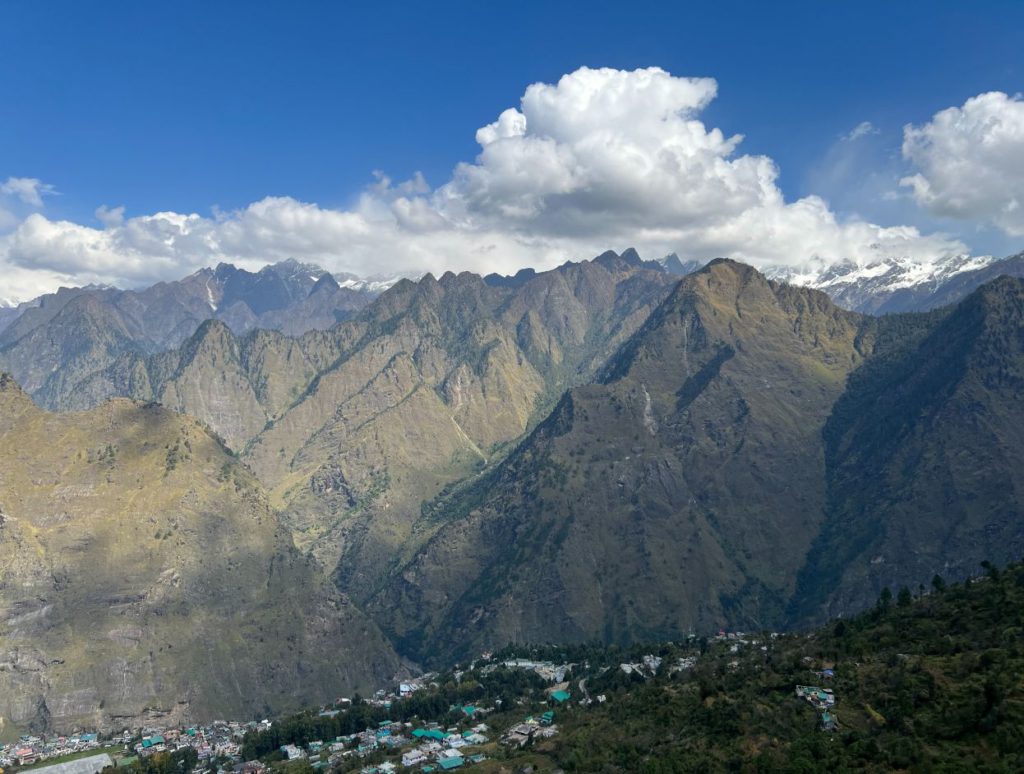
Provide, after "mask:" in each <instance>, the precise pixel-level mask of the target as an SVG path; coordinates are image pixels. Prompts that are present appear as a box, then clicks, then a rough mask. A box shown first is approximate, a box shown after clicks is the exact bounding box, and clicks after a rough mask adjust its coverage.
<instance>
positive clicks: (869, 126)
mask: <svg viewBox="0 0 1024 774" xmlns="http://www.w3.org/2000/svg"><path fill="white" fill-rule="evenodd" d="M878 133H879V132H878V129H877V128H876V127H875V125H874V124H873V123H871V122H870V121H861V122H860V123H859V124H857V125H856V126H855V127H853V129H851V130H850V131H849V132H847V133H846V134H844V135H843V139H844V140H846V141H847V142H853V141H855V140H859V139H860V138H861V137H866V136H868V135H869V134H878Z"/></svg>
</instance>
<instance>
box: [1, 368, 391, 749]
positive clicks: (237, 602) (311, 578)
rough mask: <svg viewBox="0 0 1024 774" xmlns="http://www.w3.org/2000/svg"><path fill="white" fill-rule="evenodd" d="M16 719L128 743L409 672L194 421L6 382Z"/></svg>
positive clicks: (6, 589)
mask: <svg viewBox="0 0 1024 774" xmlns="http://www.w3.org/2000/svg"><path fill="white" fill-rule="evenodd" d="M0 556H2V561H0V717H2V718H3V719H4V721H5V723H7V724H13V725H14V726H15V727H17V728H24V729H34V730H46V729H69V728H73V727H86V728H104V729H109V728H122V727H124V726H137V725H141V724H146V723H170V722H177V721H181V720H186V719H190V718H196V717H200V718H212V717H250V716H252V715H254V714H257V713H273V712H280V711H282V710H286V709H288V708H297V707H301V706H304V705H306V704H309V703H311V702H316V701H323V700H328V699H333V698H335V697H336V696H337V695H339V694H343V693H345V692H349V691H352V690H356V689H362V690H366V689H368V688H372V687H374V686H375V685H377V684H378V683H379V682H380V680H383V679H386V678H388V677H390V676H391V675H392V674H394V671H395V668H396V665H397V659H396V657H395V655H394V652H393V651H392V649H391V647H390V646H389V645H388V643H387V642H386V641H385V640H384V638H383V637H382V636H381V635H380V633H379V631H378V630H377V628H376V626H375V625H374V624H373V623H371V622H370V621H369V620H368V619H367V618H366V617H365V616H364V615H363V614H362V613H360V612H359V611H358V610H357V609H356V608H355V607H354V606H353V605H351V604H350V603H349V602H348V601H347V599H346V598H345V597H344V596H343V595H341V594H340V593H339V592H338V591H337V589H336V588H334V587H333V586H332V585H331V584H329V583H326V582H325V581H324V579H323V573H322V572H321V570H320V568H319V567H317V565H316V563H315V562H314V561H313V560H312V559H311V558H310V557H308V556H305V555H303V554H300V553H299V552H298V551H297V550H296V549H295V547H294V545H293V543H292V540H291V536H290V535H289V534H288V532H287V530H285V529H283V528H282V527H281V525H280V523H279V521H278V520H277V517H276V516H275V514H274V513H273V511H272V510H271V509H270V508H269V507H268V505H267V500H266V496H265V494H264V493H263V491H262V489H261V487H260V485H259V483H258V482H257V481H256V480H255V479H254V478H253V476H252V474H251V473H249V471H247V470H246V469H245V468H244V467H243V466H242V465H240V464H239V463H238V462H237V461H236V460H235V459H234V458H233V457H232V456H231V455H230V454H229V453H228V452H227V451H226V450H225V449H224V448H223V446H222V445H221V444H220V442H219V441H217V440H216V439H215V438H214V437H213V436H212V435H211V434H210V433H209V432H207V431H206V430H205V429H204V428H203V427H202V426H200V424H199V423H198V422H197V421H196V420H193V419H191V418H188V417H185V416H182V415H180V414H177V413H173V412H171V411H168V410H166V409H163V408H160V407H157V406H142V405H138V404H134V403H131V402H129V401H126V400H115V401H112V402H109V403H107V404H105V405H103V406H101V407H100V408H97V409H93V410H91V411H89V412H85V413H72V414H53V413H49V412H46V411H43V410H41V409H39V408H37V407H36V406H35V405H34V404H33V403H32V401H31V400H30V399H29V397H28V396H27V395H26V394H25V393H24V392H22V391H21V389H20V388H19V387H18V386H17V385H16V384H15V383H14V382H13V380H12V379H10V377H8V376H2V377H0Z"/></svg>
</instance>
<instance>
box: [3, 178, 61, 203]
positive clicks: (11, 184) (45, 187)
mask: <svg viewBox="0 0 1024 774" xmlns="http://www.w3.org/2000/svg"><path fill="white" fill-rule="evenodd" d="M0 193H2V194H6V195H7V196H14V197H17V198H18V199H20V200H21V201H23V202H24V203H25V204H28V205H29V206H31V207H42V206H43V197H44V196H52V195H53V194H55V193H57V189H56V188H54V187H53V186H52V185H50V184H49V183H44V182H43V181H42V180H38V179H36V178H34V177H9V178H7V179H6V180H5V181H4V182H2V183H0Z"/></svg>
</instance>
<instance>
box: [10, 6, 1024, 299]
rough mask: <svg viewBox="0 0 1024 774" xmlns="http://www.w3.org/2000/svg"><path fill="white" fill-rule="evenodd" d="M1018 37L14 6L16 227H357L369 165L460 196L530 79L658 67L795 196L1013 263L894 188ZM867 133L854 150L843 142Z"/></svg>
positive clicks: (998, 84)
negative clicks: (223, 222)
mask: <svg viewBox="0 0 1024 774" xmlns="http://www.w3.org/2000/svg"><path fill="white" fill-rule="evenodd" d="M1021 29H1024V3H1020V2H1002V3H1001V2H985V3H972V4H965V3H943V2H934V3H927V4H924V3H922V4H918V3H891V2H888V3H872V2H858V3H820V2H817V3H787V4H784V7H782V8H776V7H774V4H769V3H728V2H719V3H714V4H710V3H707V4H683V3H647V2H631V3H621V2H618V3H602V2H587V3H559V4H555V3H532V2H520V3H516V4H498V3H479V2H477V3H469V2H458V3H423V2H416V3H379V2H378V3H365V4H364V3H312V2H309V3H296V2H290V3H283V2H258V3H256V2H245V3H243V2H175V3H169V4H154V3H138V2H106V3H103V4H91V3H81V2H8V3H4V4H2V5H0V73H3V77H0V105H2V116H3V120H2V121H0V181H2V180H4V179H8V178H17V179H35V180H39V181H42V183H43V184H46V185H49V186H52V187H53V188H54V189H55V191H56V192H57V193H56V194H54V195H49V196H44V197H43V200H44V203H45V207H44V208H36V207H33V206H32V205H31V204H30V203H29V202H26V201H24V200H23V199H19V198H17V197H15V196H13V195H12V196H8V199H9V201H8V203H7V205H6V207H7V210H8V223H7V225H8V229H10V228H13V227H14V225H15V224H16V223H18V222H20V221H21V220H22V219H23V218H25V217H27V215H28V214H30V211H31V210H34V209H40V210H41V214H42V215H44V216H45V218H47V219H48V220H49V221H51V222H58V221H68V222H74V223H77V224H81V225H83V226H89V227H94V228H100V224H99V222H98V221H97V219H96V216H95V214H94V213H95V210H96V209H97V207H99V206H101V205H105V206H107V207H118V206H124V207H125V211H124V217H125V218H127V219H131V218H132V217H133V216H144V215H149V214H152V213H156V212H160V211H173V212H177V213H198V214H200V215H202V216H204V217H210V216H211V214H212V213H213V212H215V211H220V212H233V211H237V210H240V209H243V208H246V207H248V206H249V205H250V204H251V203H253V202H257V201H260V200H262V199H264V198H265V197H268V196H271V197H289V198H290V199H294V200H295V201H298V202H303V203H315V204H316V205H317V206H318V207H319V208H325V209H331V210H337V211H347V210H350V209H351V208H354V207H357V206H358V203H359V201H360V199H361V198H362V197H364V196H365V191H366V187H367V186H368V185H369V184H371V183H373V180H374V178H373V175H372V173H373V171H374V170H382V171H383V172H384V173H386V174H387V175H388V176H389V177H390V178H392V179H393V180H396V181H400V180H406V179H409V178H410V177H411V176H413V175H414V173H416V172H422V174H423V175H424V177H425V180H426V183H427V184H428V185H429V186H430V188H431V189H435V188H437V187H438V186H441V185H443V184H444V183H446V182H448V181H449V180H450V179H451V178H452V170H453V168H454V167H455V166H456V164H458V163H459V162H473V160H474V159H475V157H476V155H477V154H478V153H479V152H480V150H481V148H480V146H479V145H478V143H477V142H476V141H475V139H474V133H475V132H476V130H477V129H478V128H480V127H483V126H485V125H487V124H489V123H490V122H492V121H495V119H496V118H497V117H498V115H499V114H500V113H501V112H502V111H503V110H505V109H507V108H512V107H517V106H518V105H519V101H520V99H521V97H522V96H523V94H524V90H525V89H526V88H527V86H529V85H530V84H532V83H535V82H541V83H548V84H554V83H556V82H558V80H559V78H560V77H562V76H563V75H565V74H568V73H572V72H574V71H576V70H577V69H578V68H580V67H582V66H587V67H591V68H614V69H616V70H623V71H632V70H635V69H637V68H646V67H651V66H655V67H659V68H662V69H664V70H665V71H667V72H668V73H670V74H671V75H672V76H678V77H681V78H682V77H710V78H713V79H715V81H717V96H716V97H715V98H714V99H713V100H712V101H710V102H709V103H708V104H706V106H703V107H702V108H701V109H700V111H699V115H697V117H698V118H699V120H700V121H702V122H703V123H704V124H705V125H706V126H707V127H708V128H709V129H711V128H712V127H718V128H720V129H721V130H722V132H724V133H725V135H726V136H731V135H734V134H737V133H738V134H742V135H743V136H744V139H743V141H742V143H741V144H740V145H739V146H738V150H736V151H735V153H737V154H742V155H751V156H760V155H764V156H767V157H770V158H771V159H772V160H773V161H774V164H775V166H776V168H777V172H778V174H777V178H776V179H775V184H776V185H777V186H778V188H779V190H780V191H781V192H782V194H783V195H784V197H785V200H786V201H787V202H791V201H796V200H798V199H800V198H801V197H806V196H808V195H813V194H816V195H819V196H821V197H823V198H824V199H825V200H826V201H827V202H828V203H829V204H830V205H831V208H832V210H833V212H834V214H835V216H836V217H837V218H839V219H846V218H851V217H861V218H864V219H867V220H870V221H871V222H872V223H876V224H878V225H880V226H894V225H898V224H903V223H906V224H910V225H913V226H916V227H918V228H919V229H921V231H923V232H929V233H930V232H933V231H941V232H943V233H946V234H950V235H952V236H954V237H956V238H958V239H961V240H963V241H964V242H965V243H966V244H967V246H968V247H969V248H970V249H971V250H973V251H976V252H977V251H993V252H997V253H1001V252H1008V251H1010V250H1011V249H1013V248H1014V247H1015V246H1016V245H1017V243H1018V242H1019V241H1024V240H1020V239H1018V237H1017V236H1016V234H1015V233H1009V234H1008V233H1007V230H1006V229H1005V228H1000V227H998V226H996V225H993V222H992V221H991V220H988V219H986V218H985V217H977V213H976V212H975V211H974V210H972V211H971V212H972V213H974V215H975V217H973V218H964V217H961V216H960V215H956V216H954V217H950V216H949V213H948V210H949V208H948V207H946V208H945V209H944V208H943V207H941V206H931V207H930V208H929V207H922V206H920V202H921V201H922V200H923V199H922V197H921V196H918V197H917V199H916V200H915V199H913V198H912V197H909V196H903V197H902V198H901V197H897V196H893V195H892V191H893V189H897V188H899V186H898V182H895V181H898V180H899V179H900V178H901V177H903V176H906V175H908V174H912V173H914V172H915V169H914V168H912V167H913V165H912V164H910V163H908V160H907V159H906V158H905V157H904V156H903V155H901V142H902V141H903V139H904V138H903V127H904V125H906V124H914V125H924V124H926V123H927V122H929V121H930V120H931V118H932V117H933V115H934V114H935V113H936V112H938V111H940V110H943V109H946V108H950V107H956V106H961V105H963V104H964V103H965V101H966V100H968V99H969V98H971V97H973V96H975V95H979V94H982V93H985V92H992V91H1000V92H1005V93H1006V94H1008V95H1010V96H1011V97H1012V96H1013V95H1014V94H1016V93H1017V92H1018V91H1019V90H1020V89H1021V87H1022V84H1024V66H1022V65H1024V57H1022V55H1021V53H1020V39H1019V31H1020V30H1021ZM865 121H866V122H870V124H871V129H870V131H867V130H866V131H865V132H864V133H863V134H862V135H861V136H860V137H858V138H857V139H858V140H859V141H860V142H858V143H857V144H856V147H855V148H852V147H849V146H851V145H852V143H844V141H842V140H841V139H840V138H841V137H842V136H843V135H847V134H848V133H850V132H851V131H852V130H853V129H854V127H856V126H858V125H859V124H861V123H862V122H865ZM421 188H422V186H421ZM909 190H910V189H909V187H907V186H905V187H904V193H905V194H908V193H909ZM887 192H888V196H887ZM416 193H417V195H423V194H425V189H424V190H417V192H416ZM385 198H386V199H388V201H390V200H391V199H393V198H394V195H393V194H389V195H388V197H385ZM932 198H935V197H932ZM2 206H4V205H3V202H2V201H0V207H2ZM446 217H447V215H446ZM108 225H109V224H108ZM492 225H493V224H492ZM488 227H489V228H490V227H492V226H488ZM544 228H545V229H547V230H548V231H550V224H547V225H545V227H544ZM542 230H543V229H542ZM1011 230H1012V229H1011ZM629 236H630V235H629V233H628V232H623V233H622V238H624V239H628V237H629ZM530 239H533V235H530V236H529V239H528V240H527V241H529V240H530ZM640 241H642V240H640ZM608 246H609V247H615V248H621V247H624V246H625V245H622V244H612V245H608ZM51 247H52V245H51ZM563 249H564V246H563ZM579 249H584V247H583V245H581V246H580V248H579ZM8 250H9V252H10V254H11V255H13V256H15V258H10V257H9V261H10V262H11V263H12V264H14V263H16V264H17V265H18V266H19V267H20V268H21V269H23V270H28V269H32V268H37V269H39V270H41V271H43V270H45V271H49V272H51V274H54V276H56V275H60V276H63V277H75V276H82V277H85V276H96V277H101V276H106V275H104V274H103V272H104V271H106V272H107V274H109V275H110V276H111V277H114V278H115V279H116V274H117V272H116V270H114V269H113V268H111V266H112V263H113V262H112V261H108V262H106V263H104V262H103V261H99V260H98V259H96V260H93V261H92V263H89V262H88V261H85V262H84V263H82V262H81V261H80V263H81V264H82V265H81V266H79V265H78V264H75V263H74V261H73V260H71V259H67V260H56V259H55V260H53V261H49V260H48V259H46V258H44V257H41V256H40V255H39V254H32V255H30V254H29V252H30V251H28V250H23V251H22V252H21V253H16V252H15V251H14V250H13V248H10V247H9V248H8ZM243 252H244V251H243ZM251 252H252V253H253V254H252V255H248V254H247V255H248V257H249V258H250V259H251V260H253V261H257V262H258V260H259V256H258V255H256V253H257V252H258V250H256V249H255V248H253V250H252V251H251ZM339 252H344V250H342V249H341V248H339ZM19 256H20V257H19ZM509 260H512V258H510V259H509ZM338 261H339V266H338V268H355V269H365V268H367V266H366V261H365V259H359V260H355V259H353V260H351V261H349V262H347V263H346V261H345V260H344V259H343V258H339V259H338ZM381 261H382V264H381V268H383V269H386V268H387V267H386V265H384V264H386V261H384V260H383V259H381ZM456 263H458V261H456ZM108 264H111V265H108ZM76 266H77V267H78V268H80V269H82V271H79V272H77V273H76ZM161 271H170V269H169V268H167V266H163V268H161V269H160V270H159V271H157V272H154V276H157V275H159V273H160V272H161ZM133 272H134V273H133ZM145 274H146V272H145V271H139V270H137V267H136V269H134V270H131V271H126V273H125V274H124V277H125V281H126V282H129V283H130V282H131V281H133V279H132V278H133V277H134V278H135V279H137V280H139V281H141V278H142V277H143V275H145ZM3 295H4V294H3V293H2V292H0V297H3Z"/></svg>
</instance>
